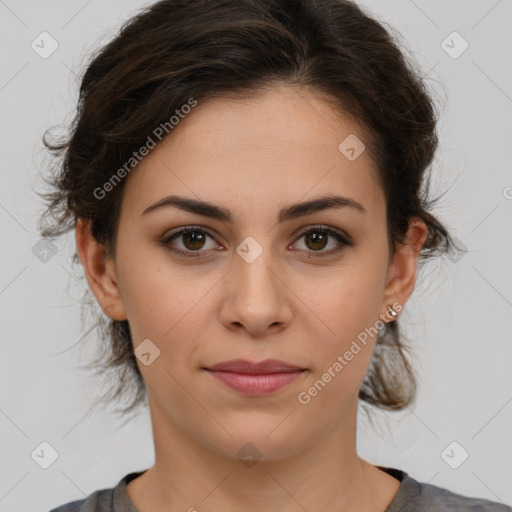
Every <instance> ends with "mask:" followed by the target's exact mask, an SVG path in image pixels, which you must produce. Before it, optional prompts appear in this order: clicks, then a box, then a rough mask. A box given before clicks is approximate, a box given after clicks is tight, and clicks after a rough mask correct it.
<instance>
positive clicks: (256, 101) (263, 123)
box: [123, 86, 384, 217]
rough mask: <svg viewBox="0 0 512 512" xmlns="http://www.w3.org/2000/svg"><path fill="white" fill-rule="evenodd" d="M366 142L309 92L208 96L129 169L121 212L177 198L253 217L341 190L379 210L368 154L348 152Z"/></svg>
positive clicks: (349, 123) (284, 90)
mask: <svg viewBox="0 0 512 512" xmlns="http://www.w3.org/2000/svg"><path fill="white" fill-rule="evenodd" d="M344 141H345V142H344ZM364 142H365V133H364V130H363V128H362V127H361V126H359V124H357V123H355V122H353V121H351V120H350V119H349V118H348V117H347V116H344V115H343V114H342V113H341V112H340V111H339V110H338V109H335V108H334V107H333V106H332V104H330V103H329V102H327V101H325V99H324V98H323V97H322V96H320V95H319V94H315V93H314V92H312V91H311V90H306V89H305V88H298V87H292V86H283V87H279V88H276V89H274V90H270V91H267V92H266V93H265V94H262V95H259V96H257V97H253V98H244V99H242V98H235V97H219V98H214V99H210V100H208V101H206V102H204V103H202V104H201V103H198V105H197V106H196V107H194V108H193V109H192V110H191V112H190V113H189V114H188V115H186V116H184V118H183V119H181V120H180V121H179V124H178V125H177V126H175V127H174V129H173V130H172V131H171V132H170V134H169V135H168V136H167V137H166V138H165V139H163V141H162V142H160V143H159V144H158V146H157V147H156V148H155V149H154V150H153V151H152V152H151V153H150V154H149V155H148V156H146V157H145V158H144V159H143V160H142V161H141V162H140V163H139V164H138V165H137V166H136V167H135V169H133V170H132V171H131V173H130V175H129V179H128V182H127V183H126V187H125V191H124V198H123V208H125V207H126V208H129V210H130V212H131V213H134V214H135V212H137V213H138V215H139V216H140V215H141V213H142V211H144V209H145V208H147V207H148V206H149V205H150V204H152V203H154V202H156V201H158V200H159V199H161V198H162V197H164V196H165V195H168V194H180V195H186V196H188V197H194V196H195V197H196V198H201V199H204V200H208V201H211V202H213V203H218V204H226V203H228V204H226V206H228V207H230V209H233V210H235V209H236V208H237V206H238V207H239V209H240V215H242V214H243V213H245V214H246V215H250V214H251V213H252V216H253V217H254V214H255V211H259V212H260V214H263V213H265V212H267V211H272V212H274V210H275V211H277V210H278V209H279V208H280V205H283V204H288V203H292V202H298V201H300V200H307V199H312V198H314V197H316V196H320V195H326V194H332V193H339V194H340V195H344V196H349V197H353V198H354V199H356V200H357V201H359V202H361V203H363V204H364V205H365V207H366V208H367V209H368V210H371V209H372V208H375V209H377V210H378V209H379V208H381V207H382V206H383V204H384V198H383V195H382V191H381V189H380V186H379V184H378V181H377V178H376V172H377V171H376V168H375V164H374V162H373V159H372V158H371V156H370V154H369V151H368V150H366V149H365V150H362V152H361V153H360V154H359V156H357V158H355V159H353V158H348V157H347V155H348V156H351V155H353V154H354V152H353V151H352V153H350V152H349V153H346V150H347V148H348V149H349V150H350V147H355V150H356V151H357V152H359V151H361V148H362V147H363V146H362V145H361V143H362V144H364ZM340 144H341V149H340ZM356 155H357V153H356ZM273 205H274V206H273ZM263 206H264V209H265V212H263V211H262V208H263ZM255 209H256V210H255ZM274 213H275V212H274ZM370 213H371V212H370Z"/></svg>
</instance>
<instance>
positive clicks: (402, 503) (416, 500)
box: [378, 466, 512, 512]
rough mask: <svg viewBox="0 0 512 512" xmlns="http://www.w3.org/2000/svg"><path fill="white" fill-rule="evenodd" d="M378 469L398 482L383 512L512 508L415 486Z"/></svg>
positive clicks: (401, 474)
mask: <svg viewBox="0 0 512 512" xmlns="http://www.w3.org/2000/svg"><path fill="white" fill-rule="evenodd" d="M378 467H379V469H382V470H383V471H385V472H386V473H388V474H390V475H391V476H393V477H395V478H396V479H398V480H399V481H400V487H399V488H398V492H397V493H396V495H395V497H394V498H393V500H392V501H391V503H390V504H389V506H388V508H387V509H386V512H432V511H434V510H435V511H447V512H512V508H511V507H510V506H508V505H505V504H503V503H499V502H497V501H492V500H487V499H484V498H472V497H469V496H464V495H462V494H458V493H456V492H453V491H450V490H448V489H446V488H444V487H439V486H437V485H432V484H428V483H424V482H419V481H418V480H416V479H414V478H413V477H411V476H410V475H409V474H408V473H406V472H405V471H402V470H400V469H396V468H389V467H383V466H378Z"/></svg>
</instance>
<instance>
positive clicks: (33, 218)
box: [0, 0, 512, 512]
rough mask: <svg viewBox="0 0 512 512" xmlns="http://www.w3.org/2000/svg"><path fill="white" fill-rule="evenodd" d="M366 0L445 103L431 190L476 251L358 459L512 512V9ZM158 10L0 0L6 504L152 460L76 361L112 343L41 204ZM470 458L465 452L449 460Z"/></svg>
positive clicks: (448, 272)
mask: <svg viewBox="0 0 512 512" xmlns="http://www.w3.org/2000/svg"><path fill="white" fill-rule="evenodd" d="M361 4H362V5H365V6H367V7H368V8H369V9H370V10H371V11H372V12H373V13H375V14H376V15H377V16H378V17H379V18H380V19H381V20H382V21H384V22H386V23H389V25H390V26H392V27H395V28H396V29H397V30H398V31H399V32H400V33H401V34H402V36H403V38H404V44H406V46H407V47H408V48H409V49H410V52H411V54H412V55H413V56H414V58H415V59H416V60H417V61H418V62H419V64H420V66H421V68H422V69H423V73H424V76H425V77H426V79H427V83H428V86H429V87H430V89H431V92H432V93H433V94H434V95H435V97H436V98H438V99H439V100H440V101H442V102H443V104H444V107H442V109H443V110H442V119H441V122H440V126H439V134H440V138H441V145H440V148H439V151H438V153H437V157H436V162H435V166H434V176H435V185H436V186H435V187H434V191H443V190H445V189H446V188H448V187H449V186H451V189H450V191H449V192H448V193H447V194H446V196H445V197H444V199H443V201H442V202H441V203H440V205H439V206H438V208H437V209H436V210H435V213H436V214H437V215H438V216H439V217H440V218H441V219H442V220H443V221H444V222H446V223H447V224H448V226H449V227H450V228H451V229H452V231H453V233H454V234H455V236H456V237H457V238H458V239H459V240H460V241H461V242H462V243H463V244H464V246H465V247H466V248H467V252H461V253H460V254H459V255H458V256H457V257H456V258H453V259H449V258H443V259H442V260H439V261H438V262H437V263H433V264H430V266H427V267H425V269H424V270H423V273H422V274H421V275H420V279H419V283H418V286H417V289H416V291H415V294H414V296H413V298H412V299H411V300H410V301H409V303H408V304H407V306H406V310H405V313H404V315H403V317H402V319H401V321H402V322H403V323H407V324H408V327H407V334H408V336H409V337H410V338H411V339H412V340H413V344H414V346H415V351H416V352H415V353H416V367H417V370H418V373H419V377H420V389H419V394H418V400H417V403H416V405H415V406H414V408H411V409H407V410H406V411H404V412H401V413H394V414H388V415H384V414H377V423H378V426H377V428H372V427H371V426H369V424H368V423H367V421H366V420H365V419H364V417H363V416H361V421H360V424H359V434H358V449H359V453H360V455H361V456H362V457H364V458H366V459H367V460H369V461H370V462H372V463H374V464H381V465H386V466H392V467H397V468H401V469H403V470H405V471H407V472H409V473H410V474H411V475H412V476H413V477H415V478H417V479H418V480H422V481H425V482H430V483H432V484H435V485H438V486H441V487H447V488H449V489H451V490H453V491H456V492H459V493H462V494H466V495H469V496H480V497H486V498H489V499H492V500H496V501H504V502H506V503H508V504H512V486H511V485H510V484H511V481H512V469H511V466H510V461H511V460H512V442H511V435H510V432H511V431H512V428H511V427H512V377H511V374H512V372H511V370H512V363H511V361H512V343H511V333H512V314H511V313H512V277H511V268H510V261H511V258H510V255H511V254H512V251H511V249H512V229H511V228H512V215H511V210H512V175H511V172H510V168H511V167H510V162H511V161H512V152H511V146H512V144H511V142H512V140H511V132H512V129H511V119H512V118H511V114H512V76H511V75H512V72H511V63H512V55H511V53H512V36H511V32H512V31H511V26H512V2H511V0H499V1H496V0H480V1H476V0H473V1H468V0H457V1H455V0H452V1H440V0H437V1H426V0H414V1H413V0H395V1H389V0H380V1H377V0H365V1H364V2H361ZM143 5H145V4H144V3H142V2H140V1H137V0H131V1H127V0H111V1H109V2H99V1H98V0H89V1H88V2H84V1H83V0H73V1H69V0H68V1H65V2H64V1H63V0H59V1H53V2H29V1H22V0H5V1H3V0H0V29H1V37H2V43H3V45H2V53H1V54H2V65H1V68H0V105H1V109H2V110H1V111H2V116H1V120H0V123H1V127H2V132H1V133H2V137H1V138H0V145H1V148H0V155H1V166H0V173H1V188H0V227H1V235H2V243H1V245H0V247H1V248H0V254H1V265H0V315H1V336H2V345H1V346H2V356H1V357H0V379H1V387H0V511H10V512H17V511H25V512H28V511H42V510H48V509H50V508H51V507H53V506H57V505H59V504H62V503H65V502H68V501H71V500H75V499H79V498H83V497H85V496H86V495H88V494H89V493H91V492H92V491H94V490H96V489H99V488H104V487H111V486H113V485H114V484H115V483H117V481H118V480H119V479H120V478H121V477H122V476H123V475H124V474H126V473H128V472H130V471H135V470H141V469H145V468H147V467H149V466H150V465H151V464H152V462H153V448H152V439H151V429H150V423H149V416H148V414H147V412H146V413H144V414H141V415H140V416H139V417H138V418H137V420H136V421H134V422H133V423H132V424H131V425H129V426H126V427H123V428H121V429H119V425H118V424H117V423H116V422H115V421H114V417H113V416H112V415H111V414H110V413H109V412H108V410H107V411H103V410H100V409H99V408H98V407H96V406H95V402H96V400H97V399H98V398H99V396H101V394H102V392H104V390H102V388H101V387H100V386H99V384H98V383H97V381H95V380H94V379H93V378H92V377H88V374H87V373H86V372H84V371H80V370H78V369H77V368H76V366H77V365H79V364H83V363H85V362H87V360H88V356H90V355H92V354H94V350H95V343H96V342H97V340H95V339H94V337H92V338H91V337H88V338H87V339H86V340H82V341H83V344H82V342H80V339H81V337H82V336H83V334H84V330H83V329H82V325H81V321H80V304H79V302H78V301H79V299H80V297H81V296H82V293H83V289H82V286H83V283H84V281H83V280H81V279H80V272H79V270H80V269H79V268H73V267H72V265H71V259H70V256H71V254H72V252H73V249H74V238H73V235H69V236H68V237H67V239H62V240H60V241H59V242H57V249H58V251H57V252H56V254H54V255H53V256H52V257H51V258H49V259H48V261H46V262H45V261H44V259H45V257H44V255H43V254H42V251H41V249H40V248H39V249H38V247H39V246H37V245H36V244H37V243H38V240H39V236H38V234H37V230H36V223H37V219H38V215H39V213H40V212H41V209H42V206H41V204H40V202H39V200H38V197H37V196H36V194H35V193H34V189H38V188H39V186H40V185H41V180H40V179H39V178H38V175H39V173H40V171H41V169H43V168H44V165H45V156H44V153H43V151H42V144H41V136H42V134H43V132H44V130H45V129H46V128H48V127H50V126H54V125H58V124H62V123H64V122H67V121H69V119H70V115H71V112H72V110H73V108H74V104H75V101H76V98H77V89H76V83H75V77H74V73H76V72H77V71H78V70H79V69H80V68H81V66H82V65H83V63H85V62H86V59H87V56H88V55H89V53H90V52H91V51H92V50H93V49H95V48H96V47H97V45H99V44H100V43H102V42H106V41H107V40H108V39H109V38H110V37H111V36H112V35H113V34H114V33H115V31H116V29H117V28H118V26H119V25H120V23H121V22H122V21H123V20H125V19H127V18H128V17H130V16H131V15H133V14H134V11H135V10H136V9H138V8H140V7H142V6H143ZM43 31H47V32H48V33H49V34H51V36H52V37H53V38H54V39H55V40H56V41H57V43H58V48H57V50H56V51H55V52H54V53H53V54H52V55H50V56H49V57H48V58H46V59H43V58H42V57H41V56H40V55H39V54H38V53H36V51H34V49H32V47H31V43H32V41H34V40H35V41H36V43H37V41H38V40H40V39H38V36H39V34H40V33H41V32H43ZM453 31H457V32H458V33H460V35H461V36H462V37H463V38H464V40H466V41H467V43H468V44H469V47H468V48H467V50H466V51H465V52H464V53H462V54H461V55H460V56H457V58H454V55H455V53H458V52H459V51H460V49H462V46H461V44H463V41H462V40H461V39H457V38H455V39H454V36H450V34H452V32H453ZM448 36H450V37H448ZM447 38H448V39H447ZM443 41H445V43H443ZM40 45H41V43H40ZM447 45H448V46H450V47H451V48H449V47H447ZM45 48H46V49H48V48H49V44H47V45H45ZM445 50H448V52H451V53H452V56H450V55H449V53H447V51H445ZM436 101H437V100H436ZM34 246H35V249H34ZM47 257H48V256H47ZM81 346H82V347H83V348H78V347H81ZM454 441H455V442H457V443H458V444H457V445H455V448H454V449H453V451H452V450H451V448H453V446H452V447H450V448H449V449H448V450H447V451H445V449H446V448H447V447H448V446H449V445H450V443H452V442H454ZM42 442H47V443H49V444H50V445H51V446H52V447H53V448H54V449H55V450H56V451H57V452H58V458H57V459H56V460H55V462H54V463H53V464H51V466H49V467H48V468H47V469H43V468H42V467H40V464H41V463H43V464H44V461H43V462H39V461H38V462H36V461H37V460H38V459H37V457H36V456H35V455H33V456H31V454H34V453H45V454H48V453H49V451H48V450H47V449H45V448H44V447H45V445H43V448H42V447H41V446H40V445H41V443H42ZM41 450H43V451H42V452H41ZM462 450H465V451H467V452H468V454H469V457H468V459H467V460H466V461H465V462H464V463H462V464H461V465H460V466H459V467H458V468H457V469H454V468H452V467H450V465H449V464H448V462H450V463H451V464H452V465H457V464H458V463H460V460H461V457H462V454H463V453H464V452H463V451H462ZM45 456H46V455H45ZM42 458H44V457H42ZM42 458H40V459H39V460H42Z"/></svg>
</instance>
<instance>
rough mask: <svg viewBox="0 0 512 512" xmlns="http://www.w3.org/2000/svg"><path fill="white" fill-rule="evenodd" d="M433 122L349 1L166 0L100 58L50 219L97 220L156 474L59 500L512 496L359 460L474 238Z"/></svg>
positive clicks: (356, 502)
mask: <svg viewBox="0 0 512 512" xmlns="http://www.w3.org/2000/svg"><path fill="white" fill-rule="evenodd" d="M435 128H436V115H435V110H434V106H433V104H432V101H431V99H430V98H429V96H428V94H427V91H426V89H425V87H424V85H423V83H422V82H421V80H420V78H419V75H418V73H417V72H416V71H414V69H413V66H412V65H411V64H410V63H408V62H406V60H405V58H404V57H403V55H402V53H401V51H400V50H399V48H398V46H397V45H396V43H395V42H394V41H393V39H392V38H391V36H390V34H389V33H388V32H387V31H386V30H385V29H384V27H383V26H382V25H381V24H379V23H378V22H377V21H376V20H374V19H373V18H371V17H370V16H369V15H368V14H367V13H365V12H364V11H363V10H362V9H361V8H360V7H358V6H357V5H356V4H355V3H353V2H350V1H346V0H343V1H342V0H322V1H318V2H316V1H315V2H312V1H302V2H300V1H294V2H291V1H285V0H274V1H266V0H242V1H240V0H208V1H207V2H206V1H201V0H186V1H185V0H182V1H178V0H163V1H160V2H158V3H155V4H154V5H152V6H150V7H149V8H147V9H146V10H144V11H143V12H142V13H141V14H139V15H137V16H136V17H134V18H132V19H131V20H130V21H129V22H128V23H127V24H126V25H125V26H124V27H123V29H122V30H121V32H120V33H119V34H118V35H117V37H115V39H113V40H112V41H111V42H110V43H109V44H108V45H106V46H105V47H104V48H102V49H101V51H100V52H99V53H98V55H97V56H96V57H95V58H94V59H93V60H92V62H91V63H90V65H89V66H88V68H87V69H86V72H85V74H84V76H83V79H82V84H81V89H80V101H79V106H78V111H77V116H76V119H75V123H74V125H73V128H72V132H71V136H70V137H69V140H67V141H63V142H62V143H60V144H58V143H55V144H51V143H47V145H48V147H49V148H50V149H51V150H52V151H54V153H55V155H56V156H60V157H62V160H61V167H60V170H59V173H58V174H57V176H56V177H55V179H54V180H53V185H54V187H55V189H54V191H53V192H52V193H51V194H48V196H47V200H48V212H47V218H46V220H48V219H50V222H49V223H48V224H47V225H46V226H44V228H43V230H42V232H43V234H44V236H47V237H55V236H57V235H60V234H62V233H64V232H65V231H67V230H69V229H74V230H75V234H76V244H77V254H78V257H79V258H80V261H81V263H82V265H83V268H84V272H85V276H86V278H87V281H88V283H89V286H90V289H91V291H92V293H93V294H94V296H95V298H96V300H97V302H98V303H99V305H100V306H101V308H102V310H103V312H104V313H105V314H106V315H107V316H108V317H109V318H110V322H109V324H108V325H105V324H102V325H103V327H104V333H105V341H106V342H108V345H106V346H108V349H109V351H110V353H109V357H110V358H109V361H108V363H107V367H111V368H114V369H117V370H118V371H119V377H118V381H117V383H116V387H115V388H114V389H113V395H111V396H109V397H108V399H109V400H110V399H111V398H117V397H119V396H124V395H125V394H127V393H128V392H129V391H130V388H129V387H128V386H130V385H132V386H135V387H134V388H133V389H134V390H135V395H134V399H133V402H132V404H131V406H130V407H129V408H128V409H127V410H126V411H132V410H133V409H134V408H135V407H136V406H137V405H140V404H143V403H144V401H145V398H146V396H147V402H148V405H149V411H150V415H151V421H152V428H153V435H154V445H155V464H154V465H153V466H152V467H151V468H149V469H147V470H144V471H138V472H134V473H130V474H128V475H126V476H125V477H123V478H122V479H121V480H120V481H119V483H118V485H117V486H115V488H112V489H102V490H98V491H96V492H95V493H93V494H91V495H90V496H88V497H87V498H85V499H83V500H80V501H75V502H72V503H68V504H66V505H63V506H60V507H57V508H55V509H54V510H53V511H52V512H65V511H66V512H69V511H84V512H85V511H93V510H98V511H99V510H102V511H106V510H108V511H116V512H125V511H132V512H133V511H137V510H138V511H141V512H145V511H151V512H163V511H171V510H172V511H178V510H188V511H195V510H212V511H213V510H215V511H220V510H222V511H239V510H244V511H261V510H280V511H296V510H307V511H309V512H317V511H318V512H320V511H327V510H329V511H338V510H340V511H341V510H357V511H359V512H370V511H371V512H384V511H387V512H398V511H401V512H406V511H415V512H417V511H427V510H428V511H431V510H445V509H449V510H461V511H462V510H469V509H471V510H482V511H505V510H510V508H509V507H507V506H505V505H503V504H499V503H497V502H491V501H488V500H484V499H477V498H469V497H464V496H461V495H459V494H456V493H453V492H451V491H449V490H447V489H443V488H440V487H436V486H434V485H430V484H425V483H420V482H418V481H417V480H415V479H414V478H412V477H411V476H409V475H408V474H407V473H405V472H404V471H402V470H399V469H396V468H388V467H382V466H374V465H372V464H370V463H369V462H367V461H365V460H363V459H362V458H361V457H359V456H358V454H357V452H356V418H357V408H358V404H359V403H360V402H361V404H362V405H365V404H366V405H367V406H368V405H369V406H375V407H380V408H383V409H388V410H400V409H403V408H405V407H406V406H407V405H409V404H411V403H412V402H413V400H414V396H415V379H414V373H413V371H412V369H411V367H410V365H409V362H408V359H407V357H406V350H405V349H406V346H405V342H404V340H403V335H402V334H401V332H400V330H399V326H398V317H399V316H400V312H401V311H402V309H403V307H404V306H405V304H406V302H407V300H408V299H409V297H410V296H411V294H412V292H413V290H414V286H415V282H416V273H417V267H418V264H419V263H421V262H422V261H423V260H425V259H426V258H428V257H430V256H433V255H438V254H443V253H444V252H447V251H449V250H450V249H451V248H452V243H451V238H450V235H449V233H448V231H447V229H446V228H445V227H444V226H443V225H442V224H441V222H439V220H437V219H436V218H435V216H434V215H432V214H431V213H430V212H429V209H430V207H431V206H432V204H433V202H434V201H433V200H431V199H429V198H428V197H427V196H426V194H424V190H425V189H424V187H427V186H428V174H427V169H428V167H429V165H430V163H431V161H432V159H433V156H434V154H435V150H436V147H437V138H436V134H435ZM52 222H53V224H52Z"/></svg>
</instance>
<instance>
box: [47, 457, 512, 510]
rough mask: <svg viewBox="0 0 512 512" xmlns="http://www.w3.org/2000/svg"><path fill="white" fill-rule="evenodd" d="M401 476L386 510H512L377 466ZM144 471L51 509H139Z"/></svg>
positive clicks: (130, 474)
mask: <svg viewBox="0 0 512 512" xmlns="http://www.w3.org/2000/svg"><path fill="white" fill-rule="evenodd" d="M377 467H378V468H379V469H382V470H383V471H385V472H386V473H388V474H390V475H391V476H393V477H394V478H396V479H398V480H400V482H401V483H400V487H399V488H398V492H397V493H396V495H395V497H394V498H393V501H392V502H391V503H390V504H389V506H388V508H387V509H386V511H385V512H442V511H443V510H446V511H450V512H462V511H470V512H512V508H511V507H509V506H507V505H504V504H502V503H498V502H495V501H489V500H485V499H480V498H469V497H466V496H462V495H461V494H456V493H454V492H451V491H449V490H447V489H444V488H442V487H437V486H435V485H431V484H426V483H421V482H418V481H417V480H415V479H414V478H412V477H410V476H409V475H408V474H407V473H406V472H405V471H401V470H399V469H394V468H386V467H383V466H377ZM142 473H144V471H137V472H134V473H129V474H127V475H125V476H124V477H123V478H121V480H120V481H119V483H118V484H117V485H116V486H115V487H114V488H110V489H101V490H98V491H94V492H93V493H92V494H90V495H89V496H88V497H87V498H85V499H82V500H77V501H72V502H70V503H67V504H65V505H61V506H60V507H57V508H54V509H52V510H50V511H49V512H138V510H137V509H136V508H135V506H134V505H133V503H132V502H131V501H130V498H129V497H128V494H127V493H126V485H127V484H128V483H129V482H130V480H133V479H134V478H137V477H138V476H140V475H141V474H142Z"/></svg>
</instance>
